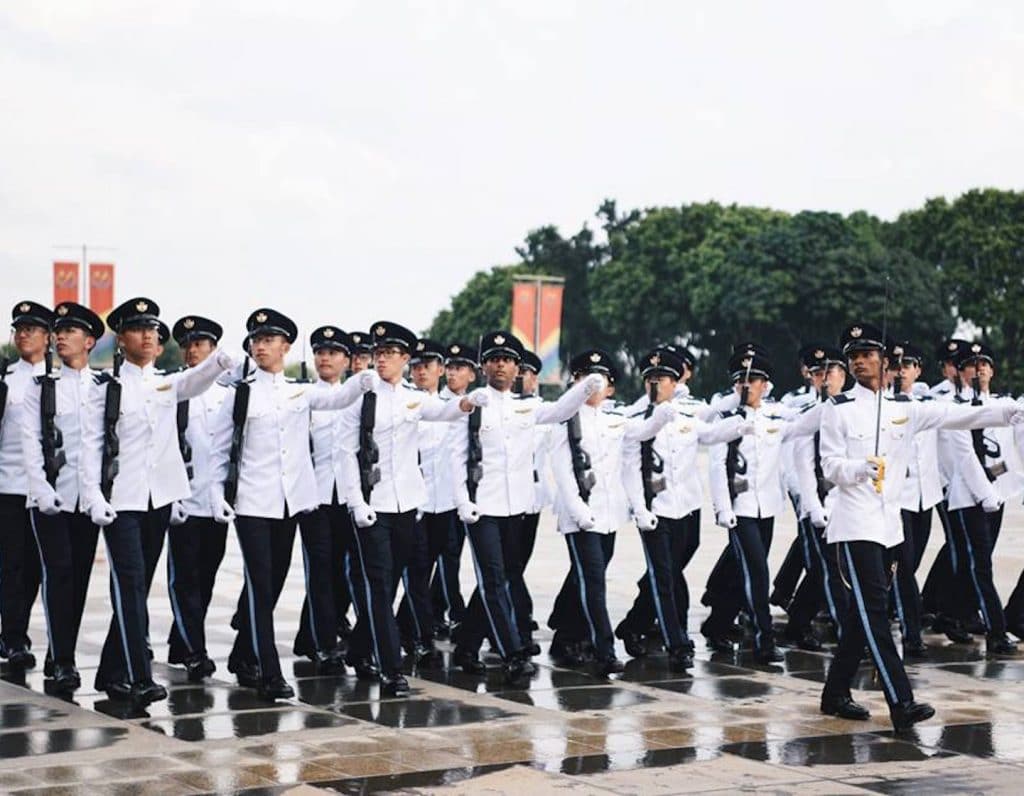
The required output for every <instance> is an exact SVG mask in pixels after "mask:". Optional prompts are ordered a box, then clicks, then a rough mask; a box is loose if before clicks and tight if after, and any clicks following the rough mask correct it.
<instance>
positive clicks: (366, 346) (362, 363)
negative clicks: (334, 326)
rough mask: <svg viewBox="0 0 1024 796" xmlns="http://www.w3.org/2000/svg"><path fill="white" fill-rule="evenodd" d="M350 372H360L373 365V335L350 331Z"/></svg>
mask: <svg viewBox="0 0 1024 796" xmlns="http://www.w3.org/2000/svg"><path fill="white" fill-rule="evenodd" d="M349 337H350V338H351V339H352V362H351V367H352V372H353V373H361V372H362V371H364V370H368V369H369V368H372V367H373V337H372V336H371V335H370V334H368V333H367V332H352V333H351V334H349Z"/></svg>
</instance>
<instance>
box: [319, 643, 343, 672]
mask: <svg viewBox="0 0 1024 796" xmlns="http://www.w3.org/2000/svg"><path fill="white" fill-rule="evenodd" d="M313 665H314V666H315V667H316V671H317V674H345V654H344V653H343V652H342V651H341V650H340V649H339V648H337V647H335V648H334V649H331V650H317V651H316V652H315V653H314V654H313Z"/></svg>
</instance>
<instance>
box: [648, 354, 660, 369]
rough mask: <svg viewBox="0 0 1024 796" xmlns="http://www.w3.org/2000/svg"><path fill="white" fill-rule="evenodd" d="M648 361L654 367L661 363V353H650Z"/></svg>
mask: <svg viewBox="0 0 1024 796" xmlns="http://www.w3.org/2000/svg"><path fill="white" fill-rule="evenodd" d="M650 363H651V364H652V365H654V366H655V367H657V366H658V365H660V364H661V355H660V354H652V355H651V359H650Z"/></svg>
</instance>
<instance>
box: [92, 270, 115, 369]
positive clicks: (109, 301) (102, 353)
mask: <svg viewBox="0 0 1024 796" xmlns="http://www.w3.org/2000/svg"><path fill="white" fill-rule="evenodd" d="M89 309H91V310H92V311H93V312H95V313H96V314H97V315H99V316H100V317H101V318H102V319H103V320H104V321H106V320H107V315H108V313H109V312H110V311H111V310H112V309H114V265H113V263H89ZM91 359H92V365H93V367H109V366H110V364H111V363H112V362H113V361H114V335H112V334H111V333H110V332H107V333H106V334H105V335H103V337H101V338H100V339H99V340H97V341H96V347H95V348H94V349H93V351H92V358H91Z"/></svg>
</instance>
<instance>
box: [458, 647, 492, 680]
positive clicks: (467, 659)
mask: <svg viewBox="0 0 1024 796" xmlns="http://www.w3.org/2000/svg"><path fill="white" fill-rule="evenodd" d="M452 666H458V667H459V668H460V669H462V671H464V672H465V673H466V674H483V673H484V672H486V671H487V667H486V666H485V665H484V662H483V661H482V660H480V656H479V655H477V654H476V653H475V652H471V651H470V650H460V649H458V648H456V650H455V652H454V653H452Z"/></svg>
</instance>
